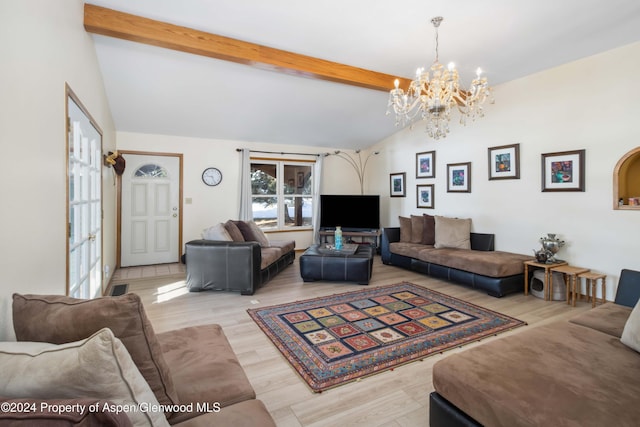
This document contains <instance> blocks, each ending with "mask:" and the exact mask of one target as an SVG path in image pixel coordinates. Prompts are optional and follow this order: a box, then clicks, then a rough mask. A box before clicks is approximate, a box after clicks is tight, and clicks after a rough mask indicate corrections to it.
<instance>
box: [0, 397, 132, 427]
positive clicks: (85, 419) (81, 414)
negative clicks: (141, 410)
mask: <svg viewBox="0 0 640 427" xmlns="http://www.w3.org/2000/svg"><path fill="white" fill-rule="evenodd" d="M3 403H4V404H9V405H13V407H15V408H28V410H21V411H0V425H2V426H3V427H25V426H34V427H37V426H41V425H44V426H48V427H72V426H73V427H98V426H100V427H130V426H132V424H131V420H130V419H129V417H127V414H125V413H124V411H115V410H114V411H111V410H108V409H109V408H111V407H112V406H113V405H115V404H114V403H113V402H110V401H108V400H101V399H90V398H74V399H31V398H23V399H10V398H6V397H0V404H3ZM73 405H80V406H79V407H80V408H84V410H77V409H75V408H76V406H73ZM92 405H94V407H95V408H100V410H99V411H89V407H90V406H92ZM105 405H107V406H106V408H105ZM67 408H68V410H67ZM114 409H115V408H114Z"/></svg>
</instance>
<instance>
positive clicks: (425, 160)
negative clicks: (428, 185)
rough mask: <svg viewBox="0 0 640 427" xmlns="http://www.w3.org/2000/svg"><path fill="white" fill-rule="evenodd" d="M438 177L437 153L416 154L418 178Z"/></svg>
mask: <svg viewBox="0 0 640 427" xmlns="http://www.w3.org/2000/svg"><path fill="white" fill-rule="evenodd" d="M435 177H436V152H435V151H425V152H424V153H417V154H416V178H435Z"/></svg>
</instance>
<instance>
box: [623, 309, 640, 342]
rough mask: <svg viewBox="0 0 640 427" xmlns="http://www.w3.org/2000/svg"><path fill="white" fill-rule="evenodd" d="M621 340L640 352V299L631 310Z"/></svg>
mask: <svg viewBox="0 0 640 427" xmlns="http://www.w3.org/2000/svg"><path fill="white" fill-rule="evenodd" d="M620 341H622V344H624V345H626V346H627V347H629V348H631V349H633V350H635V351H637V352H639V353H640V301H638V303H637V304H636V306H635V307H633V310H631V314H630V315H629V318H628V319H627V323H625V324H624V329H623V330H622V336H621V337H620Z"/></svg>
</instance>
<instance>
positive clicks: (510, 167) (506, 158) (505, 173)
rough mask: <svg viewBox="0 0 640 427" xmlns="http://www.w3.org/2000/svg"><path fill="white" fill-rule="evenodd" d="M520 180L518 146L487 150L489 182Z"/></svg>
mask: <svg viewBox="0 0 640 427" xmlns="http://www.w3.org/2000/svg"><path fill="white" fill-rule="evenodd" d="M492 179H520V144H512V145H501V146H499V147H490V148H489V181H491V180H492Z"/></svg>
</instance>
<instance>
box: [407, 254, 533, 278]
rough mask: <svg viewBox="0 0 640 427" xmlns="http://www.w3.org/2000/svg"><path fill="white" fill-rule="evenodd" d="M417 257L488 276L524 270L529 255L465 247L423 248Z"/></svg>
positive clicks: (505, 274)
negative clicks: (475, 249)
mask: <svg viewBox="0 0 640 427" xmlns="http://www.w3.org/2000/svg"><path fill="white" fill-rule="evenodd" d="M418 259H420V260H422V261H426V262H431V263H434V264H439V265H444V266H445V267H451V268H456V269H458V270H462V271H468V272H469V273H475V274H481V275H483V276H489V277H508V276H514V275H516V274H522V273H523V272H524V264H523V262H524V261H529V260H531V257H530V256H527V255H520V254H514V253H511V252H502V251H487V252H485V251H474V250H471V249H469V250H467V249H450V248H443V249H437V250H433V249H423V250H421V251H420V252H419V253H418Z"/></svg>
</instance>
